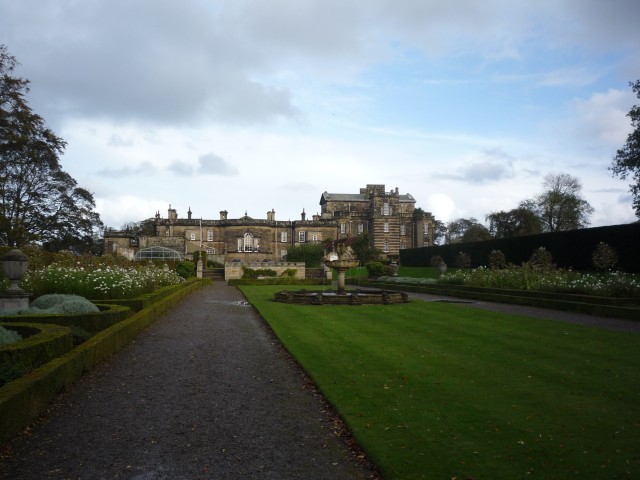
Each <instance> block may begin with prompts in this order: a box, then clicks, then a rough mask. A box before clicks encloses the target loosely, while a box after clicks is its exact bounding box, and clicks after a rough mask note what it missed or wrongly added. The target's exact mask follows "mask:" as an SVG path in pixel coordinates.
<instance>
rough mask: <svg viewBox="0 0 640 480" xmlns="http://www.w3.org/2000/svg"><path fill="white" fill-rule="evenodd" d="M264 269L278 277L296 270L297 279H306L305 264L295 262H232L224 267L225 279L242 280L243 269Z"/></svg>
mask: <svg viewBox="0 0 640 480" xmlns="http://www.w3.org/2000/svg"><path fill="white" fill-rule="evenodd" d="M243 266H244V267H246V268H253V269H263V268H268V269H269V270H274V271H276V272H277V274H278V276H280V275H282V273H283V272H284V271H285V270H288V269H290V268H293V269H295V270H296V275H295V278H305V276H306V271H305V264H304V263H293V262H264V263H242V262H230V263H226V264H225V265H224V279H225V280H234V279H237V278H242V273H243V271H242V267H243Z"/></svg>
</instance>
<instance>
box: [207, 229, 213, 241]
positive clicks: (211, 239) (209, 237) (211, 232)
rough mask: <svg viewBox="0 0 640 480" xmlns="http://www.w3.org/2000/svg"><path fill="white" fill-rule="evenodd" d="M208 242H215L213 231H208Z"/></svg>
mask: <svg viewBox="0 0 640 480" xmlns="http://www.w3.org/2000/svg"><path fill="white" fill-rule="evenodd" d="M207 242H213V230H207Z"/></svg>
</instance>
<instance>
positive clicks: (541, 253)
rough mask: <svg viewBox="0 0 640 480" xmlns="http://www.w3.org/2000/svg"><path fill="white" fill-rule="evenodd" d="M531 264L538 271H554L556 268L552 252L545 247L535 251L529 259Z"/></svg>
mask: <svg viewBox="0 0 640 480" xmlns="http://www.w3.org/2000/svg"><path fill="white" fill-rule="evenodd" d="M529 264H530V265H531V266H532V267H533V268H535V269H537V270H554V269H555V268H556V266H555V265H554V263H553V258H552V256H551V252H549V251H548V250H547V249H546V248H544V247H539V248H538V249H536V250H534V252H533V254H532V255H531V258H530V259H529Z"/></svg>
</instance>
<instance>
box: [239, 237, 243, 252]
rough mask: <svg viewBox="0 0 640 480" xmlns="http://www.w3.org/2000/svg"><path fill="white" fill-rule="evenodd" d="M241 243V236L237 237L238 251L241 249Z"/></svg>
mask: <svg viewBox="0 0 640 480" xmlns="http://www.w3.org/2000/svg"><path fill="white" fill-rule="evenodd" d="M242 244H243V241H242V238H238V251H239V252H241V251H242Z"/></svg>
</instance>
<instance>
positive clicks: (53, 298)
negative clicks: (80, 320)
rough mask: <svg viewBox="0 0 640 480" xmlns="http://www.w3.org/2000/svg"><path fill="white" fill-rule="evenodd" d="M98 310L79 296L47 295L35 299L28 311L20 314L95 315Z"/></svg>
mask: <svg viewBox="0 0 640 480" xmlns="http://www.w3.org/2000/svg"><path fill="white" fill-rule="evenodd" d="M99 311H100V309H99V308H98V307H96V306H95V305H94V304H93V303H91V302H90V301H89V300H87V299H86V298H84V297H81V296H79V295H62V294H57V293H53V294H49V295H42V296H41V297H38V298H36V299H35V300H34V301H33V302H32V303H31V307H30V308H29V309H28V310H26V309H25V310H22V311H21V312H20V314H22V315H25V314H34V313H35V314H41V313H42V314H63V313H97V312H99Z"/></svg>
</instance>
